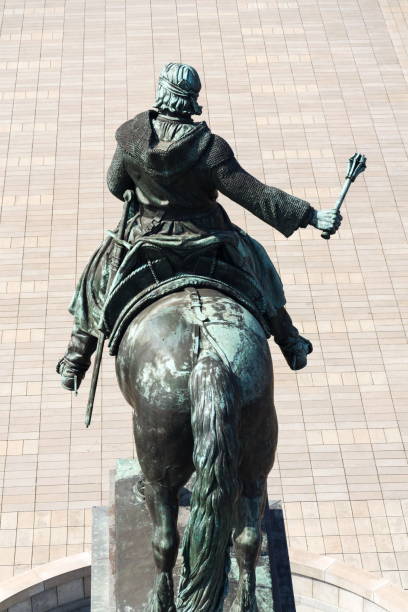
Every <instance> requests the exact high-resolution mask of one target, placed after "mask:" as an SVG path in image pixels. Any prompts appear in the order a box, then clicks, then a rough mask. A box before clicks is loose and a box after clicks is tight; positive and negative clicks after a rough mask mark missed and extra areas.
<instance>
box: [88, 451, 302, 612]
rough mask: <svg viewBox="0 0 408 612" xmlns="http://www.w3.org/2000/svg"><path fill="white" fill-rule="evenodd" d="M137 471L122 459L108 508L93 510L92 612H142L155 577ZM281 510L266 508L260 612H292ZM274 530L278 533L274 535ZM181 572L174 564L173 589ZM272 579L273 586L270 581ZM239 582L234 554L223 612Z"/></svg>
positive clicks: (184, 504)
mask: <svg viewBox="0 0 408 612" xmlns="http://www.w3.org/2000/svg"><path fill="white" fill-rule="evenodd" d="M139 478H140V469H139V466H138V464H137V461H135V460H133V459H120V460H119V461H118V465H117V469H116V472H115V473H114V474H112V483H111V500H110V502H111V503H110V507H109V508H95V509H94V515H93V544H92V604H91V611H92V612H139V611H143V610H146V603H147V600H148V594H149V591H150V589H151V588H152V586H153V577H154V574H155V570H154V565H153V557H152V550H151V522H150V517H149V514H148V510H147V508H146V505H145V503H144V501H143V498H142V497H141V495H140V493H139V490H138V482H139ZM188 504H189V492H188V490H184V491H183V493H182V495H181V499H180V505H181V507H180V517H179V529H180V532H182V531H183V529H184V526H185V525H186V522H187V520H188V514H189V508H188ZM281 515H282V512H281V509H280V506H279V504H275V505H272V507H271V508H269V507H268V508H267V510H266V512H265V517H264V520H263V540H262V549H261V554H260V556H259V560H258V565H257V570H256V572H257V600H258V608H259V612H292V611H295V605H294V600H293V591H292V585H291V578H290V568H289V560H288V554H287V547H286V538H285V535H284V528H283V519H281V523H280V519H279V516H280V517H281ZM277 529H278V531H277ZM180 567H181V560H180V558H179V559H178V560H177V563H176V567H175V572H174V578H175V588H176V589H177V583H178V579H179V573H180ZM272 578H273V580H272ZM237 581H238V567H237V563H236V560H235V558H234V554H233V553H232V559H231V572H230V581H229V592H228V596H227V599H226V601H225V604H224V610H229V609H230V606H231V603H232V601H233V599H234V596H235V592H236V587H237Z"/></svg>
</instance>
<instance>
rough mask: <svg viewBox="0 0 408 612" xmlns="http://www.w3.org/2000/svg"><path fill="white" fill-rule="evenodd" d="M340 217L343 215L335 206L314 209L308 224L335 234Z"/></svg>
mask: <svg viewBox="0 0 408 612" xmlns="http://www.w3.org/2000/svg"><path fill="white" fill-rule="evenodd" d="M342 219H343V217H342V216H341V214H340V213H339V211H337V210H336V209H335V208H330V209H328V210H315V211H314V213H313V218H312V220H311V222H310V224H311V225H313V226H314V227H317V229H319V230H323V231H325V232H329V233H330V234H335V233H336V232H337V230H338V229H339V227H340V224H341V221H342Z"/></svg>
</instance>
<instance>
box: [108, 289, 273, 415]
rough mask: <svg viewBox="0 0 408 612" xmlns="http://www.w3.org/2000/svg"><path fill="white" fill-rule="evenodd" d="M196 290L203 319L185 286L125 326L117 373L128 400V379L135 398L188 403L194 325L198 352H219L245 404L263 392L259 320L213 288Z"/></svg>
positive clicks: (264, 361) (266, 367)
mask: <svg viewBox="0 0 408 612" xmlns="http://www.w3.org/2000/svg"><path fill="white" fill-rule="evenodd" d="M198 293H199V296H200V302H201V312H202V314H203V318H204V319H207V320H206V321H204V323H201V324H200V321H199V320H198V319H197V317H196V314H195V312H194V310H193V308H192V303H191V297H190V293H189V291H188V290H186V289H184V290H183V291H179V292H176V293H173V294H171V295H169V296H165V297H163V298H161V299H159V300H157V301H156V302H154V303H153V304H151V305H150V306H149V307H147V308H146V309H145V310H144V311H143V312H142V313H140V314H139V315H138V316H137V317H136V318H135V319H134V320H133V322H132V323H131V324H130V325H129V327H128V329H127V330H126V333H125V335H124V337H123V339H122V342H121V345H120V347H119V351H118V357H117V372H118V377H119V382H120V384H121V388H122V391H123V392H124V394H125V396H126V397H127V399H128V401H129V402H130V403H131V404H133V401H131V397H129V392H131V391H132V389H130V388H129V383H130V387H132V388H134V389H135V390H137V395H138V396H140V395H142V396H144V397H146V396H149V399H150V401H152V402H153V403H155V402H156V401H160V403H162V404H164V403H166V397H168V399H169V401H172V402H174V401H175V399H176V401H177V402H178V403H179V405H180V406H181V405H182V404H184V403H185V402H188V398H189V396H188V379H189V375H190V373H191V370H192V368H193V366H194V363H195V360H196V357H197V354H196V353H195V347H196V346H197V345H196V342H197V337H196V334H197V324H199V325H200V334H199V336H200V337H199V349H200V352H199V354H201V353H202V351H203V350H212V351H215V352H217V351H218V354H219V355H220V357H221V358H223V360H224V361H225V362H226V363H229V364H230V366H231V369H232V371H233V372H234V374H235V375H236V377H237V380H238V381H239V384H240V387H241V394H242V396H243V400H244V402H248V401H251V399H254V398H255V397H256V396H258V395H260V394H263V393H264V390H265V386H268V385H270V384H271V378H272V374H271V368H272V363H271V357H270V352H269V347H268V343H267V340H266V337H265V333H264V331H263V329H262V327H261V325H260V324H259V322H258V321H257V319H256V318H255V317H254V316H253V315H252V314H251V313H250V312H249V311H248V310H247V309H246V308H244V307H243V306H242V305H241V304H239V303H237V302H235V301H234V300H233V299H231V298H230V297H228V296H226V295H224V294H222V293H220V292H218V291H216V290H214V289H210V288H200V289H199V290H198ZM203 325H204V326H205V330H204V329H203V327H202V326H203ZM175 393H176V397H175V396H174V394H175Z"/></svg>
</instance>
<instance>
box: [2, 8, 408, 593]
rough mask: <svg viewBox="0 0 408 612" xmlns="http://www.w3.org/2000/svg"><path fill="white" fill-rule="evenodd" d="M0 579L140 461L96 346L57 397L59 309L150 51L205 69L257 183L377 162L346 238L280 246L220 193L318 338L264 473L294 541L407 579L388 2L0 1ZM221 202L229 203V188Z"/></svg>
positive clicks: (70, 525) (295, 380)
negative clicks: (113, 471)
mask: <svg viewBox="0 0 408 612" xmlns="http://www.w3.org/2000/svg"><path fill="white" fill-rule="evenodd" d="M0 7H1V11H2V22H1V32H0V58H1V59H0V98H1V100H0V101H1V107H0V161H1V163H0V168H1V170H0V172H1V175H0V191H1V196H2V217H1V228H0V232H1V234H0V248H1V267H2V276H1V282H0V285H1V311H0V312H1V319H0V331H1V337H0V342H1V344H0V355H1V362H2V369H1V378H0V475H1V480H2V485H3V489H2V497H1V510H2V518H1V523H0V547H1V551H0V580H3V579H6V578H8V577H9V576H11V575H12V574H13V573H14V572H21V571H24V570H26V569H28V568H30V567H31V566H37V565H39V564H42V563H45V562H48V561H49V560H52V559H56V558H60V557H63V556H65V555H70V554H75V553H78V552H81V551H83V550H88V549H89V546H90V507H91V506H92V505H100V504H101V503H105V501H106V497H107V490H108V473H109V468H111V467H113V465H114V462H115V459H116V458H117V457H120V456H122V457H123V456H131V455H132V453H133V443H132V436H131V420H130V411H129V409H128V407H127V406H126V404H125V402H124V401H123V399H122V398H121V396H120V394H119V392H118V390H117V388H116V384H115V378H114V370H113V365H114V364H113V362H112V360H111V359H109V358H106V359H105V362H104V366H103V377H102V384H101V386H100V388H99V391H98V394H97V401H96V408H95V417H94V422H93V425H92V428H91V429H90V430H89V431H88V430H85V428H84V426H83V412H84V406H85V404H86V397H87V389H88V385H89V380H88V381H87V383H86V384H84V389H83V391H82V390H81V391H82V392H81V394H80V395H79V396H78V397H77V398H71V397H70V396H69V395H68V394H66V393H64V392H63V391H62V390H60V387H59V382H58V380H57V378H56V376H55V373H54V367H55V362H56V360H57V358H58V357H59V356H60V354H61V353H62V351H63V349H64V345H65V342H66V338H67V335H68V332H69V327H70V323H71V322H70V318H69V315H68V314H67V312H66V305H67V303H68V301H69V299H70V295H71V292H72V289H73V286H74V283H75V280H76V279H77V278H78V275H79V274H80V271H81V269H82V267H83V265H84V263H85V262H86V260H87V257H88V255H89V253H90V252H91V251H92V249H93V248H94V247H95V246H96V245H97V244H98V243H99V241H100V240H101V238H102V236H103V232H104V230H105V229H107V228H111V227H113V226H114V225H115V224H116V220H117V218H118V215H119V214H120V206H118V203H117V202H115V200H114V198H113V197H112V196H111V195H110V194H109V193H108V192H107V189H106V187H105V184H104V173H105V170H106V168H107V166H108V163H109V161H110V157H111V155H112V152H113V149H114V138H113V134H114V130H115V128H116V127H117V125H118V124H119V123H121V122H122V121H123V120H124V119H125V118H126V117H128V116H131V115H133V114H134V113H136V112H138V111H140V110H142V109H144V108H146V107H147V106H149V105H150V104H151V102H152V100H153V96H154V83H155V80H156V78H157V75H158V72H159V70H160V68H161V66H162V64H163V63H165V62H167V61H171V60H173V61H174V60H175V61H178V60H179V59H181V60H183V61H185V62H189V63H191V64H193V65H194V66H196V68H197V69H198V70H199V71H200V74H201V75H202V80H203V85H204V90H203V96H202V99H203V103H204V106H205V109H206V114H205V115H204V119H205V120H207V121H208V122H209V123H210V125H211V127H212V128H213V130H214V131H216V132H218V133H219V134H221V135H223V136H224V137H226V138H227V139H228V140H229V141H230V142H231V144H232V145H233V147H234V149H235V151H236V153H237V155H238V157H239V159H240V161H241V163H242V165H243V166H244V167H246V168H247V169H248V170H250V171H251V172H252V173H254V174H256V175H257V176H258V177H259V178H261V179H263V180H265V181H267V182H269V183H271V184H274V185H276V186H278V187H281V188H283V189H286V190H288V191H292V192H293V193H295V194H296V195H298V196H300V197H304V198H306V199H308V200H309V201H310V202H311V203H312V204H314V205H316V206H317V207H318V206H322V207H326V206H330V205H331V204H332V203H333V202H334V201H335V198H336V197H337V194H338V191H339V189H340V185H341V183H342V179H343V174H344V168H345V165H346V160H347V158H348V157H349V156H350V155H351V154H352V153H354V152H355V150H361V151H362V152H363V153H365V154H366V155H367V158H368V168H367V171H366V173H365V175H364V176H363V177H359V179H358V181H357V182H356V184H355V185H353V187H352V189H351V191H350V194H349V196H348V199H347V202H346V205H345V215H344V216H345V220H344V223H343V226H342V229H341V231H340V233H339V234H338V235H337V236H336V237H334V238H333V239H332V240H331V241H330V243H326V242H324V241H322V240H321V238H320V236H319V232H316V231H315V230H314V229H312V228H307V229H305V230H302V231H301V232H300V233H298V234H296V235H295V236H293V237H291V238H290V239H289V240H286V239H285V238H284V237H283V236H280V235H278V234H277V233H276V232H275V231H274V230H272V229H271V228H269V227H268V226H266V225H265V224H263V223H262V222H261V221H259V220H258V219H256V218H254V217H251V216H250V214H249V213H248V214H247V213H246V212H245V211H244V210H243V209H241V208H239V207H238V206H236V205H234V204H233V203H227V202H226V203H225V205H226V208H227V210H228V212H229V214H230V215H231V217H232V219H233V221H234V222H236V223H237V224H239V225H241V226H243V227H244V228H246V229H247V231H249V232H251V233H252V235H254V237H256V238H257V239H259V240H260V241H261V242H262V243H263V244H264V245H265V247H266V248H267V249H268V251H269V253H270V254H271V256H272V258H273V260H274V261H275V262H276V264H277V265H278V267H279V269H280V271H281V274H282V277H283V279H284V282H285V286H286V293H287V298H288V307H289V310H290V312H291V313H292V314H293V316H294V318H295V320H296V322H297V323H298V325H299V327H300V328H301V329H302V330H303V332H304V333H305V335H308V337H310V338H311V340H312V341H313V343H314V346H315V351H314V353H313V355H312V357H311V359H310V365H309V367H308V369H307V370H306V371H305V372H299V373H298V374H295V373H292V372H290V371H288V369H287V367H286V364H285V362H284V361H283V358H282V357H281V355H280V354H278V351H277V350H276V349H275V347H274V346H272V347H271V348H272V351H273V357H274V364H275V375H276V403H277V408H278V412H279V419H280V443H279V456H278V461H277V464H276V467H275V468H274V471H273V472H272V474H271V476H270V480H269V488H270V495H271V498H272V499H282V500H283V502H284V507H285V512H286V518H287V531H288V535H289V544H290V546H291V547H293V548H297V549H306V550H309V551H311V552H314V553H316V554H329V555H330V556H332V557H335V558H337V559H338V560H340V561H344V562H346V563H347V564H351V565H355V566H358V567H363V568H364V569H366V570H369V571H372V572H373V573H374V574H375V575H376V576H378V575H380V573H382V574H384V575H385V576H386V577H387V578H389V579H391V580H393V581H395V582H397V583H402V585H403V586H405V587H406V586H408V536H407V525H406V517H407V516H408V484H407V482H408V481H407V472H408V464H407V456H406V443H407V439H408V436H407V434H408V421H407V414H408V413H407V399H408V386H407V374H406V371H407V362H408V351H407V340H406V326H407V271H406V269H407V268H406V255H407V237H406V228H407V219H408V215H407V201H408V199H407V195H408V184H407V179H406V171H407V167H408V164H407V148H406V147H407V136H408V131H407V110H406V108H407V106H406V101H407V94H408V88H407V65H408V64H407V52H406V47H405V46H404V40H406V39H407V36H408V27H407V21H408V17H407V16H408V8H407V5H406V3H405V2H402V1H398V0H360V2H358V3H356V2H355V1H354V0H342V2H341V3H339V2H338V1H337V0H325V1H324V2H322V1H320V0H307V2H305V1H303V0H295V1H289V2H280V1H278V0H265V1H258V2H255V1H254V2H251V1H249V0H222V2H221V1H218V2H216V1H215V0H200V1H199V2H198V1H196V0H177V1H176V0H151V1H150V0H138V2H131V1H130V0H127V1H125V0H105V2H101V1H100V0H86V1H85V0H70V1H69V2H65V1H64V0H25V1H23V0H0ZM223 202H224V200H223Z"/></svg>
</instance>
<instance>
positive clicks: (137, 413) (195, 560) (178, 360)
mask: <svg viewBox="0 0 408 612" xmlns="http://www.w3.org/2000/svg"><path fill="white" fill-rule="evenodd" d="M116 373H117V378H118V382H119V386H120V389H121V391H122V393H123V395H124V397H125V398H126V400H127V401H128V403H129V404H130V405H131V406H132V407H133V423H134V436H135V442H136V448H137V454H138V458H139V461H140V465H141V468H142V471H143V475H144V479H145V497H146V503H147V506H148V508H149V511H150V515H151V518H152V522H153V536H152V544H153V554H154V561H155V566H156V570H157V575H156V577H155V583H154V587H153V591H152V593H151V597H150V601H149V605H148V610H149V612H173V611H175V610H179V611H183V612H193V611H198V610H200V612H206V611H208V612H218V611H221V610H222V609H223V600H224V597H225V594H226V586H227V581H228V569H229V548H230V542H231V538H232V539H233V542H234V546H235V551H236V557H237V562H238V566H239V572H240V577H239V585H238V590H237V595H236V598H235V601H234V603H233V606H232V608H231V609H232V610H233V612H255V611H256V610H257V609H258V608H257V604H256V596H255V587H256V585H255V566H256V561H257V556H258V552H259V548H260V543H261V527H260V521H261V518H262V515H263V510H264V507H265V502H266V496H267V492H266V479H267V476H268V473H269V471H270V470H271V468H272V465H273V462H274V456H275V449H276V444H277V433H278V425H277V418H276V412H275V408H274V403H273V371H272V360H271V355H270V351H269V346H268V342H267V339H266V337H265V333H264V331H263V329H262V327H261V325H260V323H259V321H258V320H257V319H256V318H255V317H254V315H253V314H251V313H250V312H249V310H247V309H246V308H245V307H244V306H242V305H241V304H239V303H238V302H237V301H235V300H234V299H233V298H231V297H230V296H227V295H225V294H223V293H222V292H220V291H218V290H215V289H212V288H199V289H196V288H195V287H185V288H183V289H182V290H180V291H176V292H174V293H171V294H169V295H166V296H164V297H162V298H161V299H159V300H157V301H155V302H154V303H152V304H150V305H149V306H148V307H147V308H145V309H144V310H142V311H141V312H140V313H139V314H138V315H137V316H136V317H135V318H134V319H133V320H132V321H131V323H130V324H129V325H128V327H127V330H126V332H125V333H124V335H123V337H122V340H121V342H120V345H119V348H118V352H117V358H116ZM194 471H195V473H196V480H195V484H194V486H193V490H192V498H191V513H190V518H189V521H188V524H187V526H186V529H185V532H184V537H183V541H182V556H183V567H182V575H181V579H180V585H179V592H178V597H177V604H176V603H175V598H174V588H173V576H172V572H173V568H174V565H175V562H176V558H177V553H178V548H179V534H178V530H177V516H178V509H179V508H178V494H179V491H180V489H181V487H183V486H184V485H185V484H186V483H187V481H188V480H189V478H190V477H191V475H192V474H193V472H194Z"/></svg>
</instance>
